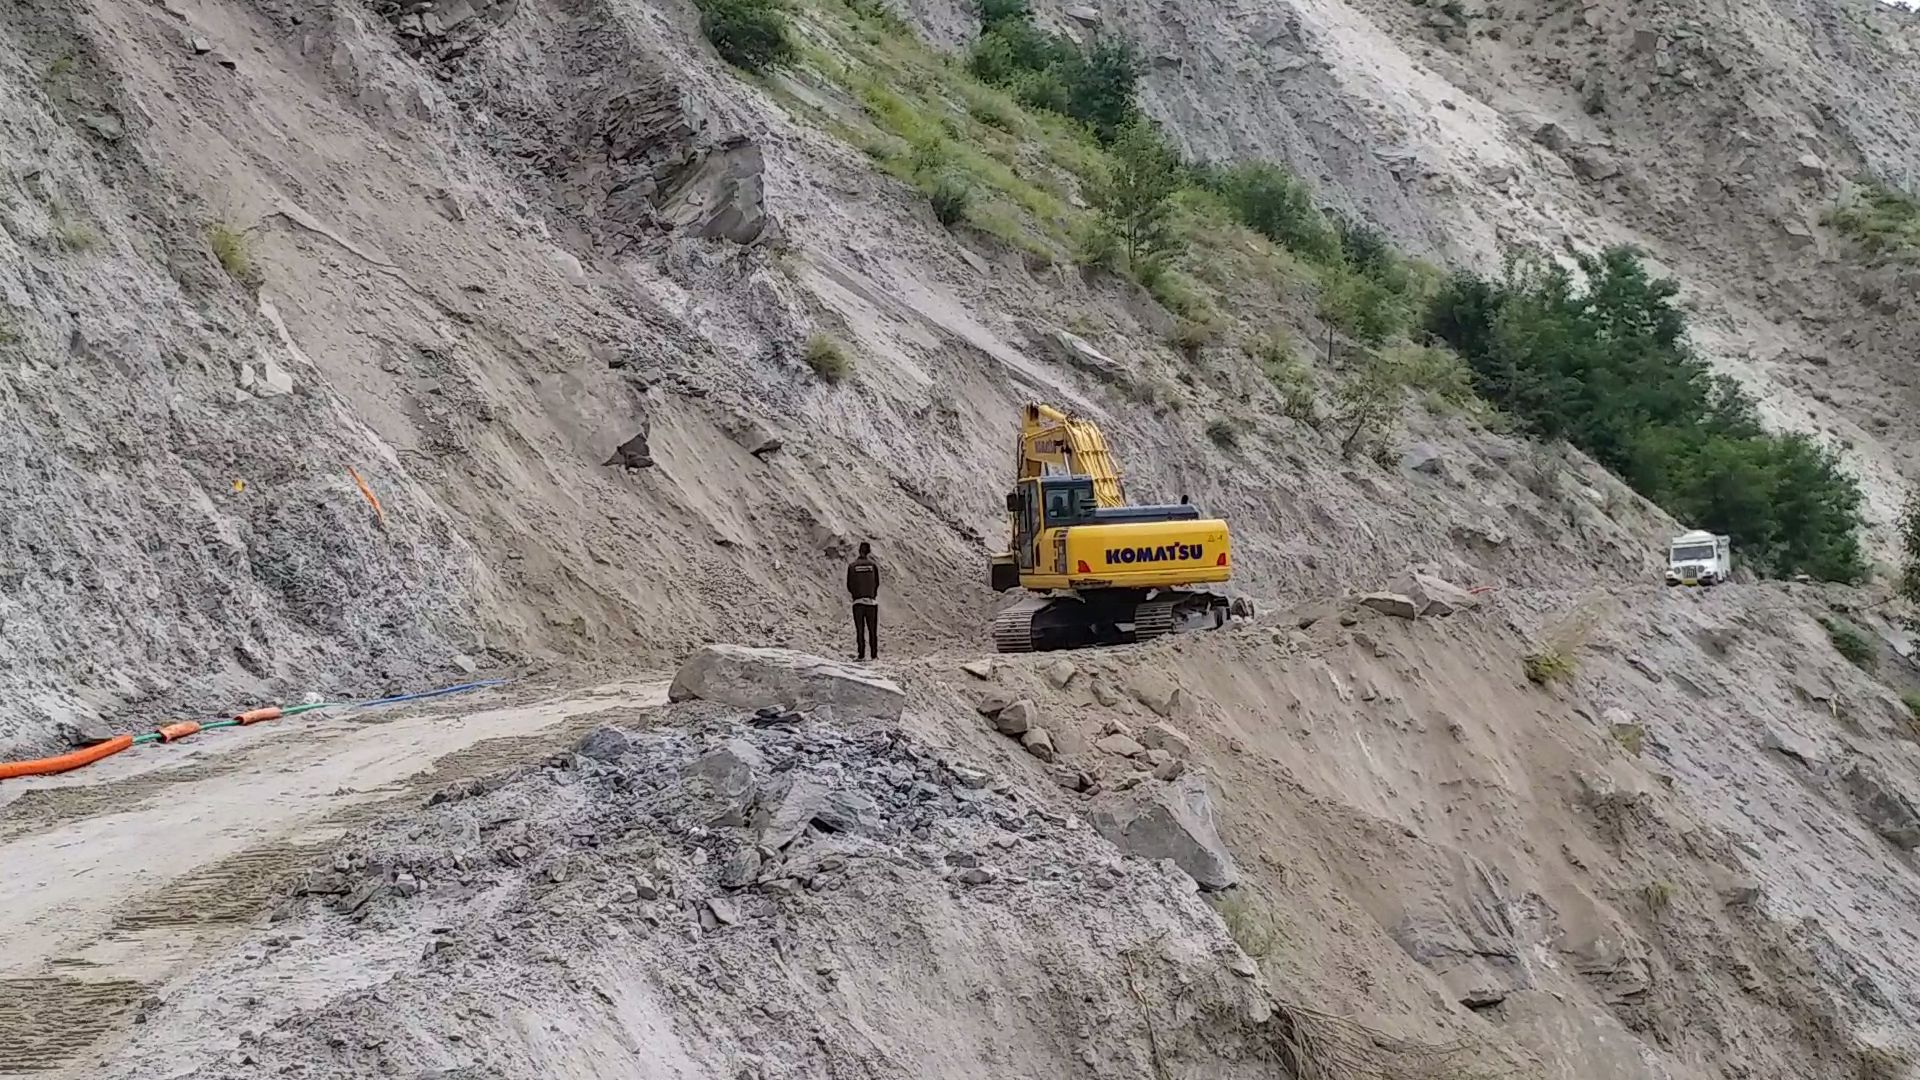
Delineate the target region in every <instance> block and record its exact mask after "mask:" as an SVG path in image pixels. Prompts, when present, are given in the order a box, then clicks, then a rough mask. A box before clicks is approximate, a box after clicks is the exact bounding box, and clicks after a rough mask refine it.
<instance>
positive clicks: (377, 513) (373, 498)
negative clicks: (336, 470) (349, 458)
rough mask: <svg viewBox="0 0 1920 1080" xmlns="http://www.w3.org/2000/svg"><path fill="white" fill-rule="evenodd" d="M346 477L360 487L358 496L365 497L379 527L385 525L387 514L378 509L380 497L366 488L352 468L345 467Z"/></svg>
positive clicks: (364, 482)
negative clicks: (350, 478)
mask: <svg viewBox="0 0 1920 1080" xmlns="http://www.w3.org/2000/svg"><path fill="white" fill-rule="evenodd" d="M347 475H349V476H351V477H353V482H354V483H356V484H359V485H360V494H362V495H365V496H366V497H367V505H368V506H371V507H373V516H374V517H377V518H379V519H380V524H381V525H385V524H386V523H387V512H386V511H385V510H382V509H381V508H380V496H378V495H375V494H374V493H373V489H372V488H370V487H368V486H367V482H366V481H365V480H362V479H360V473H359V472H358V471H357V470H356V469H354V467H353V466H351V465H349V466H347Z"/></svg>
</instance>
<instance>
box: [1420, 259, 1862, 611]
mask: <svg viewBox="0 0 1920 1080" xmlns="http://www.w3.org/2000/svg"><path fill="white" fill-rule="evenodd" d="M1580 269H1581V271H1582V272H1583V274H1584V276H1585V278H1586V285H1585V287H1584V288H1582V287H1581V286H1579V285H1577V284H1576V283H1575V280H1574V276H1573V274H1572V273H1571V272H1569V271H1568V270H1567V269H1565V268H1564V267H1560V266H1553V265H1544V264H1541V263H1538V262H1522V263H1518V264H1516V265H1514V266H1513V267H1511V268H1510V269H1509V272H1508V274H1507V277H1506V280H1504V281H1501V282H1489V281H1486V280H1483V279H1481V278H1478V277H1475V276H1472V275H1469V274H1461V275H1457V276H1456V277H1454V278H1453V280H1452V281H1450V282H1449V283H1448V284H1447V285H1446V286H1445V287H1444V288H1443V289H1441V290H1440V292H1439V293H1438V294H1437V295H1436V296H1435V297H1434V298H1433V300H1432V302H1431V304H1430V306H1429V307H1428V310H1427V317H1426V326H1427V329H1428V330H1429V331H1431V332H1432V333H1433V334H1435V335H1437V336H1438V337H1440V338H1441V339H1443V340H1445V341H1446V342H1448V343H1449V344H1451V345H1452V346H1453V347H1454V348H1455V349H1457V350H1459V352H1460V354H1461V355H1462V356H1463V357H1465V358H1466V360H1467V362H1468V364H1469V365H1471V367H1472V369H1473V374H1474V386H1475V389H1477V390H1478V391H1479V393H1480V394H1481V395H1482V396H1483V397H1485V398H1487V399H1488V400H1489V401H1491V402H1493V403H1494V404H1496V405H1498V406H1500V407H1501V408H1503V409H1505V410H1507V411H1508V412H1509V413H1511V414H1512V415H1513V416H1514V418H1515V419H1516V420H1517V421H1518V422H1519V423H1520V425H1521V427H1522V428H1523V430H1525V431H1526V432H1527V433H1529V434H1532V435H1535V436H1538V437H1540V438H1543V439H1548V440H1554V439H1564V440H1566V441H1568V442H1570V443H1572V444H1573V445H1575V446H1577V447H1579V448H1580V449H1582V450H1584V451H1586V452H1587V453H1589V454H1591V455H1593V457H1594V458H1595V460H1597V461H1599V462H1600V463H1601V464H1602V465H1604V466H1606V467H1607V468H1609V469H1611V470H1613V471H1614V472H1615V473H1616V474H1618V475H1619V476H1620V477H1621V478H1623V479H1624V480H1626V481H1627V483H1629V484H1630V485H1632V486H1633V487H1634V489H1635V490H1637V491H1639V492H1640V493H1642V494H1643V495H1646V496H1647V497H1648V498H1650V499H1652V500H1653V501H1654V502H1656V503H1658V504H1660V505H1661V506H1663V507H1664V508H1666V509H1667V510H1668V511H1669V512H1670V513H1672V514H1673V515H1674V516H1675V517H1678V518H1680V519H1681V520H1682V521H1686V522H1688V523H1690V524H1692V525H1694V526H1695V527H1698V528H1704V529H1711V530H1713V531H1716V532H1724V533H1728V534H1730V535H1732V537H1733V539H1734V544H1735V545H1736V547H1737V548H1738V549H1739V550H1740V551H1741V552H1742V553H1743V555H1744V557H1745V558H1747V559H1748V560H1750V561H1751V562H1752V563H1753V565H1755V566H1758V567H1759V568H1760V569H1761V570H1763V571H1764V572H1768V573H1772V574H1776V575H1789V574H1797V573H1805V574H1810V575H1812V576H1814V577H1817V578H1821V579H1823V580H1828V581H1854V580H1857V579H1858V578H1859V577H1860V576H1861V575H1862V574H1863V573H1864V572H1865V560H1864V558H1863V556H1862V553H1861V549H1860V542H1859V535H1858V530H1859V526H1860V521H1861V518H1860V501H1861V496H1860V489H1859V485H1858V484H1857V483H1856V482H1855V481H1854V479H1853V478H1852V477H1850V476H1848V475H1847V474H1846V473H1845V472H1843V471H1842V470H1841V468H1840V464H1839V461H1838V459H1837V458H1836V457H1835V455H1834V454H1833V453H1832V452H1831V451H1829V450H1827V449H1825V448H1823V447H1820V446H1818V445H1817V444H1815V443H1814V442H1812V441H1811V440H1810V439H1808V438H1807V437H1805V436H1802V435H1772V434H1769V433H1767V432H1766V431H1764V430H1763V429H1762V428H1761V427H1760V423H1759V420H1758V418H1757V416H1756V414H1755V410H1754V406H1753V402H1752V400H1751V399H1749V398H1748V397H1747V396H1746V395H1745V394H1744V393H1743V392H1742V391H1741V390H1740V389H1739V388H1738V387H1737V386H1735V385H1734V384H1733V382H1732V381H1731V380H1730V379H1727V378H1724V377H1717V376H1715V375H1713V373H1712V372H1711V370H1710V369H1709V368H1708V366H1707V363H1706V361H1704V360H1702V359H1701V358H1700V357H1699V356H1697V355H1696V354H1695V353H1694V352H1693V350H1692V348H1691V347H1690V346H1689V345H1688V344H1687V340H1686V332H1687V326H1686V318H1685V316H1684V315H1683V314H1682V312H1681V311H1680V309H1679V308H1678V307H1676V306H1675V305H1674V303H1673V298H1674V296H1675V294H1676V293H1677V292H1678V286H1676V285H1675V284H1674V283H1673V282H1672V281H1668V280H1664V279H1658V280H1656V279H1654V278H1651V277H1649V276H1648V274H1647V272H1646V269H1645V268H1644V267H1643V266H1642V264H1641V262H1640V259H1639V257H1638V256H1637V255H1636V254H1635V253H1633V252H1632V251H1630V250H1627V249H1623V248H1616V249H1614V250H1611V251H1608V252H1606V253H1605V254H1603V255H1601V256H1599V257H1597V258H1591V257H1582V258H1581V259H1580Z"/></svg>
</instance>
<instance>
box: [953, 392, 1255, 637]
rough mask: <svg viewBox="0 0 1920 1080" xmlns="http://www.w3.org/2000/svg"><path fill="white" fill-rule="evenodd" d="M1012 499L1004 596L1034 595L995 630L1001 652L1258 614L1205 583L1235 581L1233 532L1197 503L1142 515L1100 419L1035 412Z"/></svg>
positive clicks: (996, 564)
mask: <svg viewBox="0 0 1920 1080" xmlns="http://www.w3.org/2000/svg"><path fill="white" fill-rule="evenodd" d="M1014 475H1015V481H1014V488H1013V490H1012V491H1010V492H1008V493H1007V515H1008V517H1009V518H1011V519H1012V520H1011V533H1012V544H1011V545H1010V547H1011V550H1009V551H1006V552H1003V553H1001V554H998V555H995V556H993V560H992V565H991V570H990V574H991V578H992V584H993V588H994V591H995V592H1008V591H1011V590H1013V589H1016V588H1018V589H1025V590H1026V591H1027V592H1028V593H1030V594H1032V595H1029V596H1026V597H1024V598H1022V599H1021V600H1019V601H1018V602H1016V603H1015V604H1013V606H1011V607H1009V608H1007V609H1006V610H1005V611H1003V612H1001V613H1000V615H999V617H998V618H996V619H995V620H994V624H993V643H994V647H995V649H996V650H997V651H999V652H1003V653H1014V652H1042V651H1046V650H1050V649H1080V648H1086V647H1088V646H1094V645H1118V644H1124V643H1126V642H1133V641H1149V640H1151V639H1153V638H1156V637H1161V636H1163V635H1165V634H1170V633H1173V632H1175V631H1178V630H1190V629H1213V628H1216V627H1220V626H1223V625H1225V624H1226V621H1227V619H1228V618H1230V617H1232V616H1249V615H1252V614H1253V608H1252V605H1251V604H1250V603H1248V602H1247V601H1245V600H1244V599H1237V600H1229V599H1228V598H1227V597H1225V596H1223V595H1220V594H1218V593H1214V592H1208V591H1204V590H1196V589H1194V588H1192V586H1195V585H1213V584H1219V583H1222V582H1225V581H1227V580H1228V578H1229V577H1230V576H1231V575H1232V573H1233V550H1232V543H1231V540H1230V539H1229V537H1228V535H1227V523H1226V522H1224V521H1221V520H1219V519H1217V518H1203V517H1201V516H1200V511H1199V508H1197V507H1194V506H1191V505H1189V504H1187V503H1186V502H1184V501H1183V502H1181V503H1178V504H1175V505H1164V506H1133V505H1130V504H1129V503H1128V502H1127V496H1126V491H1125V489H1124V488H1123V487H1122V485H1121V482H1120V470H1119V467H1118V466H1116V465H1115V464H1114V460H1113V454H1112V453H1111V452H1110V451H1109V450H1108V448H1107V440H1106V438H1105V436H1103V435H1102V434H1101V433H1100V429H1099V427H1097V426H1096V425H1095V424H1094V423H1093V422H1092V421H1091V420H1087V419H1085V418H1083V417H1077V416H1069V415H1067V414H1066V413H1063V412H1061V411H1060V410H1058V409H1055V408H1053V407H1051V406H1048V405H1039V404H1034V403H1031V402H1030V403H1028V404H1027V406H1026V409H1025V413H1024V416H1023V418H1022V421H1021V426H1020V443H1019V447H1018V449H1017V451H1016V456H1015V462H1014Z"/></svg>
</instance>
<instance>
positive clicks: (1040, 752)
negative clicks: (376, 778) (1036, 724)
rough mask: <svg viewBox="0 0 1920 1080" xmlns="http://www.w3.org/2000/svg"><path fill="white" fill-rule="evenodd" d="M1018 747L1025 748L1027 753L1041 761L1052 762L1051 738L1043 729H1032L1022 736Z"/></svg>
mask: <svg viewBox="0 0 1920 1080" xmlns="http://www.w3.org/2000/svg"><path fill="white" fill-rule="evenodd" d="M1020 745H1021V746H1024V747H1026V749H1027V753H1029V754H1032V755H1033V756H1034V757H1037V758H1039V759H1040V760H1041V761H1052V760H1053V736H1051V735H1048V734H1047V733H1046V731H1045V729H1043V728H1034V729H1032V730H1030V731H1028V732H1027V733H1026V734H1025V735H1022V736H1021V737H1020Z"/></svg>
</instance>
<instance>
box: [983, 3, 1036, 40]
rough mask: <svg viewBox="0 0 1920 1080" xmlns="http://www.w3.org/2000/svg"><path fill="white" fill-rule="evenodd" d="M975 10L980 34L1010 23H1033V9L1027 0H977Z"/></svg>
mask: <svg viewBox="0 0 1920 1080" xmlns="http://www.w3.org/2000/svg"><path fill="white" fill-rule="evenodd" d="M975 10H976V11H977V12H978V13H979V15H980V30H981V32H982V33H984V32H986V31H988V30H992V29H994V28H996V27H999V26H1002V25H1004V24H1006V23H1010V22H1018V23H1028V24H1031V23H1032V22H1033V8H1032V7H1031V6H1029V5H1028V3H1027V0H979V3H978V4H976V5H975Z"/></svg>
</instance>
